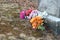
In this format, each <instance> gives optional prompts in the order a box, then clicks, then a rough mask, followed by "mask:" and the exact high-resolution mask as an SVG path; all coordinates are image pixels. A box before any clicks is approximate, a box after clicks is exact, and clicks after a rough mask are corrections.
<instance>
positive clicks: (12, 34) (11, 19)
mask: <svg viewBox="0 0 60 40" xmlns="http://www.w3.org/2000/svg"><path fill="white" fill-rule="evenodd" d="M9 2H10V1H7V2H6V3H4V1H3V0H0V40H57V39H56V38H55V36H54V35H53V34H52V33H48V32H47V31H41V30H33V29H32V28H31V24H30V23H29V20H26V19H24V20H21V19H20V18H19V12H20V11H21V10H22V9H27V8H29V6H28V5H31V3H32V4H33V5H34V6H35V8H37V5H38V1H37V0H29V1H28V0H27V1H26V0H25V1H24V0H23V1H22V0H20V1H19V0H18V1H17V2H18V3H15V2H14V1H13V2H12V3H9ZM7 3H8V4H7ZM27 3H28V5H27ZM59 38H60V37H58V40H59Z"/></svg>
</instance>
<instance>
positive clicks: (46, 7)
mask: <svg viewBox="0 0 60 40" xmlns="http://www.w3.org/2000/svg"><path fill="white" fill-rule="evenodd" d="M58 1H59V0H41V1H40V3H39V7H38V9H39V10H40V11H47V12H48V14H50V15H53V16H56V17H60V12H59V9H60V7H59V5H60V4H59V2H60V1H59V2H58Z"/></svg>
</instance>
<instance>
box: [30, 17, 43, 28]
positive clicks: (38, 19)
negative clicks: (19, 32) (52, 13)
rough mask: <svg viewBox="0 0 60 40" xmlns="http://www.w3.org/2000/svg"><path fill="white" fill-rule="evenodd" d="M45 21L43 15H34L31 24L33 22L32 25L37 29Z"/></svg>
mask: <svg viewBox="0 0 60 40" xmlns="http://www.w3.org/2000/svg"><path fill="white" fill-rule="evenodd" d="M43 21H44V20H42V17H39V16H36V17H34V18H32V19H31V20H30V22H31V24H32V27H33V28H34V29H37V27H38V26H39V25H41V24H42V23H43Z"/></svg>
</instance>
